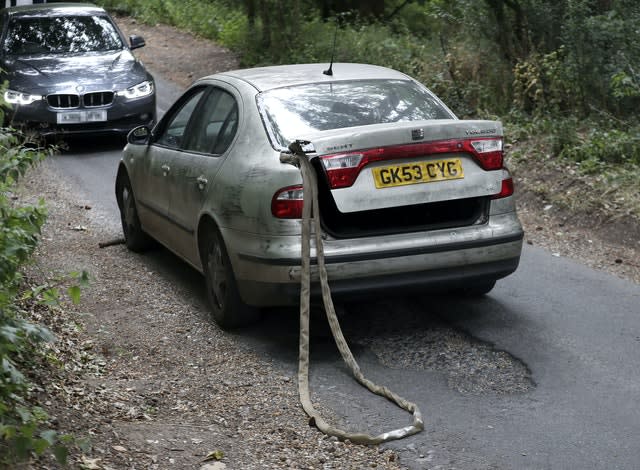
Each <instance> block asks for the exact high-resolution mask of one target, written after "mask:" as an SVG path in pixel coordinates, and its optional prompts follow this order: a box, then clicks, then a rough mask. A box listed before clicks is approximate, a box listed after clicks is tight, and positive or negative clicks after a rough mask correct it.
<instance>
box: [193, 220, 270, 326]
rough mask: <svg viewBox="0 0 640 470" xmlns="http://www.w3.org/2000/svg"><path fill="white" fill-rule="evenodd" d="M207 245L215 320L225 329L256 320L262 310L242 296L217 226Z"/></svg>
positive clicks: (206, 271)
mask: <svg viewBox="0 0 640 470" xmlns="http://www.w3.org/2000/svg"><path fill="white" fill-rule="evenodd" d="M204 248H205V250H204V253H203V260H202V261H203V268H204V276H205V282H206V288H207V297H208V298H209V304H210V306H211V317H212V318H213V320H214V321H215V322H216V323H217V324H218V325H219V326H220V327H221V328H223V329H232V328H239V327H242V326H247V325H249V324H251V323H255V322H256V321H257V320H258V318H259V316H260V314H259V310H258V309H257V308H255V307H251V306H249V305H247V304H245V303H244V302H243V301H242V299H241V298H240V293H239V292H238V287H237V284H236V279H235V276H234V274H233V269H232V268H231V263H230V262H229V256H228V255H227V250H226V248H225V246H224V242H223V241H222V237H221V236H220V234H219V233H218V231H217V230H215V229H212V230H210V231H209V233H208V234H207V238H206V240H205V243H204Z"/></svg>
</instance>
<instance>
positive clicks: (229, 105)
mask: <svg viewBox="0 0 640 470" xmlns="http://www.w3.org/2000/svg"><path fill="white" fill-rule="evenodd" d="M237 128H238V104H237V103H236V100H235V98H234V97H233V96H232V95H231V94H230V93H228V92H227V91H225V90H222V89H221V88H213V89H212V90H211V92H210V93H209V94H208V95H207V97H206V98H205V100H204V102H203V104H202V107H201V108H200V109H199V112H198V115H197V117H196V118H195V119H194V122H193V125H191V126H190V128H189V132H188V136H187V137H186V139H185V144H184V147H183V148H184V150H188V151H191V152H198V153H206V154H213V155H220V154H223V153H224V152H225V151H226V150H227V148H228V147H229V145H230V144H231V141H232V140H233V137H234V136H235V134H236V131H237Z"/></svg>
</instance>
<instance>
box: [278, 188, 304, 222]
mask: <svg viewBox="0 0 640 470" xmlns="http://www.w3.org/2000/svg"><path fill="white" fill-rule="evenodd" d="M303 197H304V193H303V191H302V186H300V185H298V186H288V187H286V188H282V189H279V190H278V191H276V193H275V194H274V195H273V198H272V199H271V213H272V214H273V216H274V217H277V218H278V219H301V218H302V204H303Z"/></svg>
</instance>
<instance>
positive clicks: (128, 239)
mask: <svg viewBox="0 0 640 470" xmlns="http://www.w3.org/2000/svg"><path fill="white" fill-rule="evenodd" d="M118 206H119V208H120V220H121V221H122V233H123V234H124V241H125V245H127V248H128V249H129V250H131V251H134V252H136V253H140V252H142V251H145V250H147V249H149V248H150V247H151V246H152V245H153V240H152V238H151V237H150V236H149V235H147V233H146V232H145V231H144V230H143V229H142V225H141V224H140V218H139V217H138V209H137V206H136V198H135V196H134V195H133V190H132V189H131V182H130V181H129V177H128V176H127V175H126V174H125V175H123V176H122V178H121V180H120V183H119V184H118Z"/></svg>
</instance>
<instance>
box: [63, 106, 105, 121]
mask: <svg viewBox="0 0 640 470" xmlns="http://www.w3.org/2000/svg"><path fill="white" fill-rule="evenodd" d="M106 120H107V110H106V109H91V110H89V111H64V112H61V113H58V116H57V121H58V124H77V123H80V122H103V121H106Z"/></svg>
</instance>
